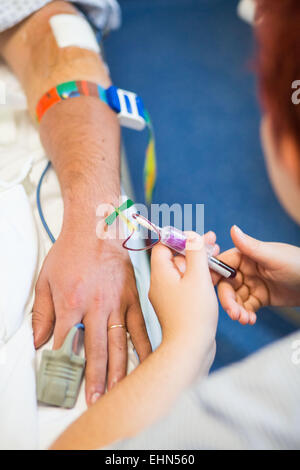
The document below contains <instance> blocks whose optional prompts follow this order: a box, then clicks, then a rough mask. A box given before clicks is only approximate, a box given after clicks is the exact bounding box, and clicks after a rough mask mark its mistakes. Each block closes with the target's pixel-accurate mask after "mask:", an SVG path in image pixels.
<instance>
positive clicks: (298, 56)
mask: <svg viewBox="0 0 300 470" xmlns="http://www.w3.org/2000/svg"><path fill="white" fill-rule="evenodd" d="M256 5H257V9H256V20H255V34H256V38H257V60H256V65H257V73H258V85H259V94H260V98H261V103H262V106H263V108H264V111H265V112H267V114H268V115H269V116H270V117H271V123H272V126H273V131H274V137H275V138H276V139H277V143H279V141H280V138H281V137H282V135H284V134H288V135H290V136H292V137H293V139H294V141H295V143H296V144H297V145H298V148H299V154H300V104H298V105H295V104H294V103H293V102H292V95H293V94H294V97H295V95H296V93H297V90H296V89H293V88H292V84H293V83H294V86H296V85H297V84H296V83H295V81H296V80H299V82H298V85H297V88H298V90H299V85H300V0H256ZM297 97H298V99H300V92H298V93H297Z"/></svg>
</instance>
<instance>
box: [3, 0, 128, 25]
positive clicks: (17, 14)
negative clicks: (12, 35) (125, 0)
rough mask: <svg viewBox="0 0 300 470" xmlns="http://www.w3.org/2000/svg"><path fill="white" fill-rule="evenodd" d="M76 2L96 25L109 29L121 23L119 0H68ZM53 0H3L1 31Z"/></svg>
mask: <svg viewBox="0 0 300 470" xmlns="http://www.w3.org/2000/svg"><path fill="white" fill-rule="evenodd" d="M66 1H70V2H72V3H76V4H77V5H78V6H79V7H80V9H81V10H82V11H83V12H84V13H85V14H86V15H87V16H88V18H89V20H90V21H91V23H93V24H94V26H95V27H97V28H99V29H101V30H104V31H107V30H111V29H116V28H118V27H119V25H120V21H121V13H120V7H119V4H118V2H117V0H77V1H76V0H66ZM50 2H51V0H1V1H0V32H2V31H5V30H6V29H8V28H11V27H12V26H14V25H16V24H17V23H19V22H20V21H22V20H24V19H25V18H27V17H28V16H29V15H31V14H32V13H34V12H35V11H37V10H39V9H40V8H42V7H44V6H45V5H46V4H47V3H50Z"/></svg>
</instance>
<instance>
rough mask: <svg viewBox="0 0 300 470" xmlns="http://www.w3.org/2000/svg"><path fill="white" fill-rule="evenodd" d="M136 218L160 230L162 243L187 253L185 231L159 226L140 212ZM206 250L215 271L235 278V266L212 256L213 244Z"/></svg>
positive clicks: (211, 266) (226, 276) (146, 226)
mask: <svg viewBox="0 0 300 470" xmlns="http://www.w3.org/2000/svg"><path fill="white" fill-rule="evenodd" d="M134 219H135V220H136V221H137V222H138V223H140V224H141V225H143V226H144V227H145V228H147V229H149V230H152V231H156V232H158V233H159V234H160V238H161V240H160V241H161V243H163V244H164V245H166V246H168V247H169V248H171V249H172V250H174V251H176V252H177V253H180V254H183V255H184V254H185V246H186V241H187V238H186V235H185V234H184V232H182V231H181V230H178V229H177V228H176V227H162V228H161V227H158V226H157V225H154V224H152V222H149V221H148V220H147V219H145V218H144V217H142V216H140V215H139V214H135V215H134ZM206 250H207V256H208V265H209V267H210V268H211V269H212V270H213V271H215V272H217V273H218V274H220V275H221V276H223V277H225V278H227V279H228V278H234V277H235V276H236V270H235V269H234V268H232V267H231V266H229V265H228V264H225V263H223V262H222V261H220V260H218V259H217V258H215V257H214V256H212V251H213V246H210V245H206Z"/></svg>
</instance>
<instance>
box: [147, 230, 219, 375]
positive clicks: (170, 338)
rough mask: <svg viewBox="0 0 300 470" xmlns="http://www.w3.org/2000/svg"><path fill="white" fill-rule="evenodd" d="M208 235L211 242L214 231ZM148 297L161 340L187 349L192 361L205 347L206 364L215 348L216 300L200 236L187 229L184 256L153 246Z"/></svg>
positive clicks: (163, 247)
mask: <svg viewBox="0 0 300 470" xmlns="http://www.w3.org/2000/svg"><path fill="white" fill-rule="evenodd" d="M211 237H212V238H213V240H212V243H214V241H215V235H214V234H209V235H208V238H211ZM206 238H207V237H206ZM149 299H150V301H151V303H152V305H153V307H154V309H155V311H156V313H157V316H158V318H159V321H160V324H161V327H162V333H163V343H164V342H165V343H168V342H173V343H175V344H177V346H178V348H181V347H184V348H185V350H188V349H190V351H191V356H192V357H193V360H195V361H197V359H199V357H198V356H199V354H201V357H203V348H205V349H206V351H207V354H205V357H206V358H207V361H208V363H207V366H208V368H209V366H210V365H211V362H212V359H213V356H214V352H215V334H216V328H217V321H218V302H217V297H216V294H215V290H214V286H213V282H212V279H211V274H210V271H209V267H208V263H207V253H206V249H205V246H204V237H200V236H199V235H197V234H196V233H193V232H190V233H188V241H187V244H186V257H185V258H184V257H183V256H180V255H179V256H174V255H173V253H172V251H171V250H170V249H169V248H167V247H166V246H164V245H162V244H159V245H157V246H155V247H154V248H153V250H152V255H151V285H150V291H149Z"/></svg>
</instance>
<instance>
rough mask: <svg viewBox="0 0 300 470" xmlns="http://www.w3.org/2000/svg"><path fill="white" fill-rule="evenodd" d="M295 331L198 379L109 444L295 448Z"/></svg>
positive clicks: (299, 442)
mask: <svg viewBox="0 0 300 470" xmlns="http://www.w3.org/2000/svg"><path fill="white" fill-rule="evenodd" d="M299 397H300V332H299V331H298V332H296V333H294V334H293V335H290V336H288V337H286V338H285V339H283V340H280V341H278V342H276V343H274V344H273V345H271V346H268V347H266V348H265V349H263V350H262V351H260V352H258V353H256V354H254V355H253V356H251V357H250V358H249V359H246V360H244V361H242V362H240V363H237V364H236V365H233V366H229V367H227V368H225V369H222V370H221V371H220V372H215V373H213V374H211V375H210V376H209V377H208V378H207V379H204V380H200V381H199V382H198V383H197V384H195V385H194V387H193V388H191V389H190V390H189V391H187V392H185V393H184V394H183V396H182V397H181V398H180V399H179V400H178V402H177V405H176V406H175V407H174V409H173V410H172V412H171V413H170V414H169V416H167V417H166V418H165V419H163V420H162V421H161V422H160V423H157V424H155V425H154V426H152V427H151V428H149V429H148V430H147V431H145V432H144V433H142V434H140V435H139V436H137V437H136V438H133V439H130V440H128V441H124V442H120V443H116V444H115V445H114V446H112V447H110V449H114V450H116V449H120V450H132V449H163V450H165V449H167V450H169V449H182V450H195V449H298V450H299V449H300V398H299Z"/></svg>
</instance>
